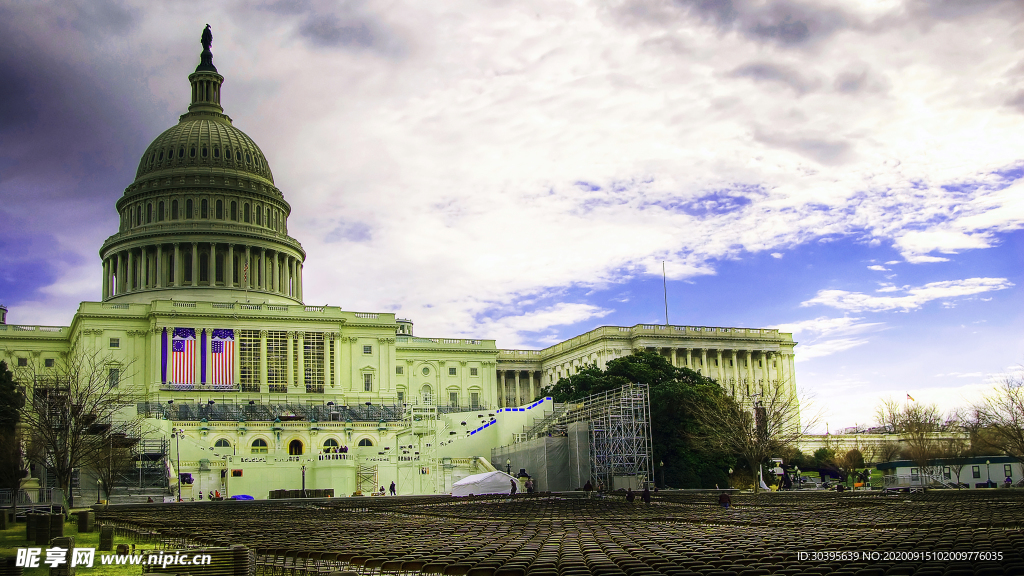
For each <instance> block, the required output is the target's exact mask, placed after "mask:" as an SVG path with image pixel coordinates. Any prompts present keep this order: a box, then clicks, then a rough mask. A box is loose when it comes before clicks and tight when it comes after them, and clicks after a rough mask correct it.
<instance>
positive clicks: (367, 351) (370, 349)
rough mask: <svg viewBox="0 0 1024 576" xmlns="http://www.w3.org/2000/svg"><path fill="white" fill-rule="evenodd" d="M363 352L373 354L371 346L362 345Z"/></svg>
mask: <svg viewBox="0 0 1024 576" xmlns="http://www.w3.org/2000/svg"><path fill="white" fill-rule="evenodd" d="M363 354H373V346H363Z"/></svg>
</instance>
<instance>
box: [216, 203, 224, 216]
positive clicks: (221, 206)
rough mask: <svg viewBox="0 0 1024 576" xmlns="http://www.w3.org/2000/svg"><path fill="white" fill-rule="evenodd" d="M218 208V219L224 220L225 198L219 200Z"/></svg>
mask: <svg viewBox="0 0 1024 576" xmlns="http://www.w3.org/2000/svg"><path fill="white" fill-rule="evenodd" d="M216 210H217V219H218V220H223V219H224V201H223V200H217V208H216Z"/></svg>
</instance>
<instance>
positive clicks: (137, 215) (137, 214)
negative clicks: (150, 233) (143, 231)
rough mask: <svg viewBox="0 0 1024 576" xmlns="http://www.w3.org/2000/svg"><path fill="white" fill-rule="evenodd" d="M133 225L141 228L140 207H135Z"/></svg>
mask: <svg viewBox="0 0 1024 576" xmlns="http://www.w3.org/2000/svg"><path fill="white" fill-rule="evenodd" d="M135 225H136V226H142V206H136V207H135Z"/></svg>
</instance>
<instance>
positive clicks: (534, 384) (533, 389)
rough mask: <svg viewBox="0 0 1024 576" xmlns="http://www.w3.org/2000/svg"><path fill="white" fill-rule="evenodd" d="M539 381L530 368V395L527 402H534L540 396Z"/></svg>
mask: <svg viewBox="0 0 1024 576" xmlns="http://www.w3.org/2000/svg"><path fill="white" fill-rule="evenodd" d="M538 384H539V382H538V381H536V380H534V379H533V370H530V397H529V398H527V399H526V401H527V402H532V401H533V399H534V398H536V397H537V396H540V389H539V388H540V386H538Z"/></svg>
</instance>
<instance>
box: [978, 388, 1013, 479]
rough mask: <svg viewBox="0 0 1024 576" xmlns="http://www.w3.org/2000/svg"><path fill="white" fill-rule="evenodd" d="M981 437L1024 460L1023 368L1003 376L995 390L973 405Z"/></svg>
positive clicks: (1010, 454) (1008, 454) (1006, 452)
mask: <svg viewBox="0 0 1024 576" xmlns="http://www.w3.org/2000/svg"><path fill="white" fill-rule="evenodd" d="M975 410H976V411H977V414H978V419H979V421H980V422H981V424H982V425H983V426H984V432H988V433H987V434H984V439H985V441H986V442H987V443H989V444H991V445H992V446H993V447H994V448H995V449H997V450H999V451H1000V452H1003V453H1005V454H1006V455H1007V456H1011V457H1013V458H1016V459H1017V461H1018V462H1022V461H1024V372H1018V373H1017V374H1012V375H1008V376H1006V377H1005V378H1003V381H1002V383H1001V384H1000V386H999V388H997V389H996V391H995V393H993V394H991V395H989V396H988V397H986V398H985V399H984V401H982V402H981V403H980V404H978V405H977V406H975Z"/></svg>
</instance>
